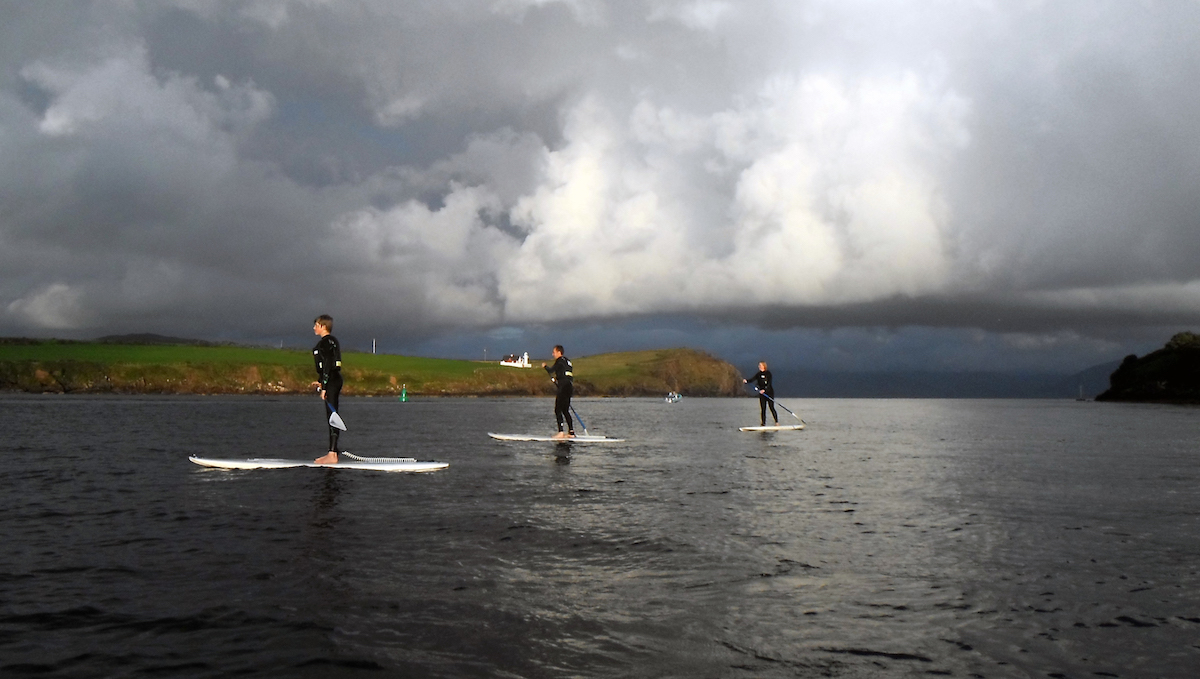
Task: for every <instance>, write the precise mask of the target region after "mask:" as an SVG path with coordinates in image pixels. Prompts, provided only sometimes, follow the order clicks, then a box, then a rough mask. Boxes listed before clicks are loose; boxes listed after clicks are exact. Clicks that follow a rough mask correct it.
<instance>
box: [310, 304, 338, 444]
mask: <svg viewBox="0 0 1200 679" xmlns="http://www.w3.org/2000/svg"><path fill="white" fill-rule="evenodd" d="M332 332H333V318H332V317H330V316H326V315H324V314H322V315H320V316H317V317H316V319H315V320H313V334H314V335H316V336H317V337H320V338H321V339H320V340H319V341H318V342H317V346H315V347H313V363H314V364H316V366H317V377H318V381H316V382H313V383H312V386H314V387H316V388H317V390H318V391H320V393H321V406H322V410H323V411H324V413H325V419H326V420H328V419H329V413H330V411H329V406H333V412H337V409H338V396H339V395H340V394H341V393H342V350H341V347H340V345H339V344H338V341H337V338H336V337H334V336H333V335H332V334H331V333H332ZM326 403H328V404H329V406H327V405H325V404H326ZM338 433H339V432H338V428H337V427H335V426H333V425H332V424H330V425H329V452H328V453H326V454H325V455H322V456H321V457H318V458H317V459H316V460H314V461H315V462H316V463H317V464H337V461H338Z"/></svg>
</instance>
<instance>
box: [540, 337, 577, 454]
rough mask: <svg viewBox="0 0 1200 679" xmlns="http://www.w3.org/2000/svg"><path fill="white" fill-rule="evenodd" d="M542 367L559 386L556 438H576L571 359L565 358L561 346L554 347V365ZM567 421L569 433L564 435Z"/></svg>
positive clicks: (556, 400) (556, 397)
mask: <svg viewBox="0 0 1200 679" xmlns="http://www.w3.org/2000/svg"><path fill="white" fill-rule="evenodd" d="M542 367H543V368H545V369H546V372H548V373H550V379H552V380H554V383H555V384H556V385H558V395H557V396H555V397H554V419H555V420H556V421H557V422H558V433H557V434H555V435H554V437H555V438H569V437H572V436H575V423H574V422H572V421H571V394H572V393H573V392H574V391H575V384H574V382H575V373H573V372H571V370H572V367H571V359H569V358H567V357H566V356H563V348H562V345H561V344H556V345H554V365H552V366H547V365H546V364H545V363H543V364H542ZM564 418H565V419H566V420H567V433H565V434H564V433H563V419H564Z"/></svg>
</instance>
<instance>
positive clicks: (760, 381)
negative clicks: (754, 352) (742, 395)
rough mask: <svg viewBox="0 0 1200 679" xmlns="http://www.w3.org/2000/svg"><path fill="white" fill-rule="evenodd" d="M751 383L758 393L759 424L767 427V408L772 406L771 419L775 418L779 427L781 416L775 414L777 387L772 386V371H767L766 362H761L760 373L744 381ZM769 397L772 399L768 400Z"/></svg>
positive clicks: (759, 364)
mask: <svg viewBox="0 0 1200 679" xmlns="http://www.w3.org/2000/svg"><path fill="white" fill-rule="evenodd" d="M751 381H753V382H754V388H755V390H757V391H758V409H759V423H760V424H761V425H762V426H764V427H765V426H767V406H770V407H771V417H773V418H775V424H776V425H778V424H779V415H776V414H775V387H774V385H772V384H771V371H770V370H767V362H766V361H759V363H758V372H756V373H754V374H753V375H751V376H750V377H748V378H746V379H744V380H742V382H743V383H745V384H750V382H751ZM768 396H769V397H770V398H767V397H768Z"/></svg>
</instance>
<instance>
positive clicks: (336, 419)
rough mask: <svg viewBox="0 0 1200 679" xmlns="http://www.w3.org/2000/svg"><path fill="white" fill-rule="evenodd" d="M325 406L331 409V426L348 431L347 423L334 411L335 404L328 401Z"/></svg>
mask: <svg viewBox="0 0 1200 679" xmlns="http://www.w3.org/2000/svg"><path fill="white" fill-rule="evenodd" d="M325 405H326V406H327V407H328V408H329V425H330V426H332V427H336V428H338V429H341V430H342V431H346V423H345V422H342V416H341V415H338V414H337V411H336V410H334V409H333V404H332V403H330V402H329V401H326V402H325Z"/></svg>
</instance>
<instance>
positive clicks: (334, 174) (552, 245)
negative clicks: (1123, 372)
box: [0, 0, 1200, 355]
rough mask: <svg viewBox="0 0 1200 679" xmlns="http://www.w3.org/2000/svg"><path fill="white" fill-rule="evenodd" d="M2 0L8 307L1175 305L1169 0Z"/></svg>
mask: <svg viewBox="0 0 1200 679" xmlns="http://www.w3.org/2000/svg"><path fill="white" fill-rule="evenodd" d="M2 9H3V10H4V12H5V17H6V22H5V23H4V25H3V26H0V266H2V267H3V277H2V278H0V334H19V333H26V334H46V333H57V334H64V333H67V334H70V333H75V334H77V335H95V334H102V333H104V332H121V331H128V330H139V331H142V330H146V331H159V332H164V333H169V334H184V333H190V334H198V335H204V336H213V335H214V333H219V334H221V336H232V337H234V338H237V337H242V338H269V337H274V336H278V335H279V334H281V333H285V332H286V330H285V329H286V328H288V327H291V326H295V324H296V320H295V319H296V318H301V319H307V318H309V317H311V316H312V315H314V314H315V313H319V312H323V311H328V312H331V313H334V314H335V315H336V316H337V317H338V318H339V322H340V323H344V324H349V325H351V326H353V327H356V328H359V329H360V331H361V332H362V334H363V335H364V336H366V335H367V334H372V335H374V334H381V335H386V336H388V337H392V338H394V341H396V342H400V343H408V344H409V345H414V344H413V343H420V342H423V341H428V338H431V337H436V336H440V335H441V334H442V333H446V332H462V333H466V334H472V333H486V332H488V329H489V328H494V327H500V326H512V327H522V326H528V325H529V324H532V323H543V322H544V323H565V322H569V323H576V324H584V323H593V322H597V323H604V322H610V323H613V324H615V326H616V325H622V324H625V323H626V322H627V319H653V318H655V317H656V316H660V315H666V316H670V317H673V318H695V319H702V321H701V322H702V323H703V324H704V327H705V328H706V330H705V331H704V332H706V333H708V334H707V335H706V336H707V337H709V338H710V339H711V340H712V342H713V343H714V346H716V345H717V344H721V343H722V342H724V340H721V339H720V338H719V328H720V327H722V324H732V325H731V326H730V327H739V326H738V324H743V323H745V324H750V325H752V326H756V327H759V328H762V329H764V330H763V332H765V333H767V334H770V333H772V332H778V333H784V334H788V333H793V335H789V336H793V337H798V335H794V333H795V332H801V331H805V330H804V329H811V331H812V332H814V333H817V334H816V335H813V336H820V335H821V333H828V332H832V331H833V329H836V328H840V327H846V326H854V327H860V328H892V329H893V330H892V331H889V332H900V333H911V332H912V331H911V330H904V328H934V329H937V328H943V329H946V332H947V333H956V332H960V331H972V330H983V331H986V332H988V333H993V334H994V335H995V337H997V338H1001V340H998V341H1001V342H1003V341H1006V340H1003V338H1005V337H1007V338H1010V339H1011V340H1012V342H1011V343H1012V344H1013V345H1014V346H1018V345H1019V346H1029V347H1036V346H1038V345H1039V341H1038V340H1037V339H1036V337H1044V338H1046V339H1045V342H1044V343H1043V344H1049V345H1056V346H1061V345H1063V344H1064V343H1065V344H1072V343H1075V344H1077V345H1079V346H1085V345H1086V347H1090V348H1088V349H1087V351H1088V352H1090V351H1092V350H1093V349H1094V348H1095V347H1097V346H1106V347H1108V348H1110V349H1113V348H1116V349H1119V348H1120V347H1119V346H1117V345H1121V343H1122V342H1124V341H1125V340H1116V339H1113V338H1117V337H1125V336H1126V334H1127V333H1128V329H1129V328H1130V327H1140V328H1154V329H1155V331H1157V329H1159V328H1163V327H1170V326H1172V325H1179V326H1186V325H1191V324H1195V323H1196V322H1197V321H1198V320H1200V297H1198V295H1197V293H1198V292H1200V282H1198V281H1200V252H1198V251H1197V250H1198V248H1200V239H1197V238H1195V237H1194V236H1195V233H1196V231H1197V226H1198V223H1197V222H1198V220H1200V218H1198V217H1197V215H1200V198H1197V194H1196V192H1195V190H1194V187H1195V186H1196V185H1197V180H1200V135H1198V134H1197V133H1196V132H1197V130H1196V127H1197V125H1198V124H1200V123H1197V122H1196V121H1197V120H1200V94H1197V90H1196V88H1195V87H1193V86H1192V84H1193V83H1194V82H1196V81H1197V76H1200V57H1198V56H1197V52H1196V50H1195V49H1194V45H1195V43H1196V37H1197V36H1196V29H1195V27H1196V26H1200V21H1198V19H1200V6H1197V5H1196V4H1195V3H1157V2H1145V3H1126V2H1059V3H1044V2H1014V3H1003V4H999V3H982V2H981V3H963V2H945V3H938V2H933V3H931V2H911V3H908V2H887V3H874V2H817V1H812V2H767V1H761V2H722V1H720V0H694V1H683V0H679V1H671V0H659V1H652V2H620V1H614V2H603V1H601V0H594V1H589V0H574V1H569V0H563V1H555V0H494V1H485V0H455V1H451V2H446V1H440V2H412V3H394V2H385V1H383V0H379V1H377V2H375V1H369V0H360V1H358V2H336V3H333V2H320V1H318V0H293V1H288V0H259V1H248V2H198V1H192V0H177V1H174V2H90V3H89V2H79V3H27V2H4V3H2ZM606 319H607V320H606ZM301 325H303V324H301ZM615 326H614V327H615ZM559 327H561V326H559ZM217 328H219V330H217ZM863 332H867V333H868V334H870V333H871V332H873V331H866V330H864V331H863ZM918 334H920V333H918ZM474 336H475V337H486V335H482V336H481V335H477V334H476V335H474ZM947 336H949V335H947ZM805 341H807V340H805ZM954 341H959V340H954ZM1097 343H1098V344H1097ZM722 346H724V345H722ZM1089 355H1090V354H1089Z"/></svg>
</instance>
